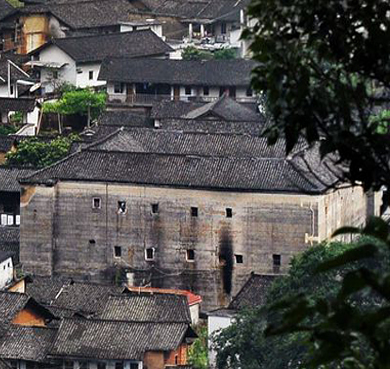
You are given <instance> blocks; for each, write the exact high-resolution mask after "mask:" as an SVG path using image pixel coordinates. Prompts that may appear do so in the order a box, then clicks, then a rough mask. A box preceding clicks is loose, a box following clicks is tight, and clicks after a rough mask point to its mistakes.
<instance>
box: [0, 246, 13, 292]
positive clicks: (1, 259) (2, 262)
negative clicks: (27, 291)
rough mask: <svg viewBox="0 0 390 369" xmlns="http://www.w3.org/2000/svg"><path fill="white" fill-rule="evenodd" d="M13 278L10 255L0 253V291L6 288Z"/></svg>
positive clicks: (3, 252)
mask: <svg viewBox="0 0 390 369" xmlns="http://www.w3.org/2000/svg"><path fill="white" fill-rule="evenodd" d="M13 278H14V265H13V262H12V253H10V252H5V251H0V290H2V289H4V288H5V287H7V286H8V285H9V284H10V283H11V282H12V281H13Z"/></svg>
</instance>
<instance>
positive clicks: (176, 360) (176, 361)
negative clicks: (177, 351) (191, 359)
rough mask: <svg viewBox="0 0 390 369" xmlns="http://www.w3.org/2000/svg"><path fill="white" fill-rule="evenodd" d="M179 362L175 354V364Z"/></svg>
mask: <svg viewBox="0 0 390 369" xmlns="http://www.w3.org/2000/svg"><path fill="white" fill-rule="evenodd" d="M177 364H179V357H178V356H177V355H175V365H177Z"/></svg>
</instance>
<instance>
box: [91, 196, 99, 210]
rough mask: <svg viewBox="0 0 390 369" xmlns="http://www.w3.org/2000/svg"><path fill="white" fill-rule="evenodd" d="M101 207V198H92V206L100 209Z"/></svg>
mask: <svg viewBox="0 0 390 369" xmlns="http://www.w3.org/2000/svg"><path fill="white" fill-rule="evenodd" d="M100 207H101V200H100V198H99V197H94V198H93V199H92V208H94V209H100Z"/></svg>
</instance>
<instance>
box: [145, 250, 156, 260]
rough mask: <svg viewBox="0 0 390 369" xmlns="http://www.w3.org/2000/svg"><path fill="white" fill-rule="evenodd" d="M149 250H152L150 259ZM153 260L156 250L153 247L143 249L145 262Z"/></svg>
mask: <svg viewBox="0 0 390 369" xmlns="http://www.w3.org/2000/svg"><path fill="white" fill-rule="evenodd" d="M149 250H152V257H151V258H149V257H148V251H149ZM155 258H156V249H155V248H154V247H148V248H147V249H145V260H146V261H153V260H155Z"/></svg>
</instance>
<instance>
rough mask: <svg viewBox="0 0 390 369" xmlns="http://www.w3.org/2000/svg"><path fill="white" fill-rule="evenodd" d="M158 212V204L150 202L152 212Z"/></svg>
mask: <svg viewBox="0 0 390 369" xmlns="http://www.w3.org/2000/svg"><path fill="white" fill-rule="evenodd" d="M157 213H158V204H152V214H157Z"/></svg>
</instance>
